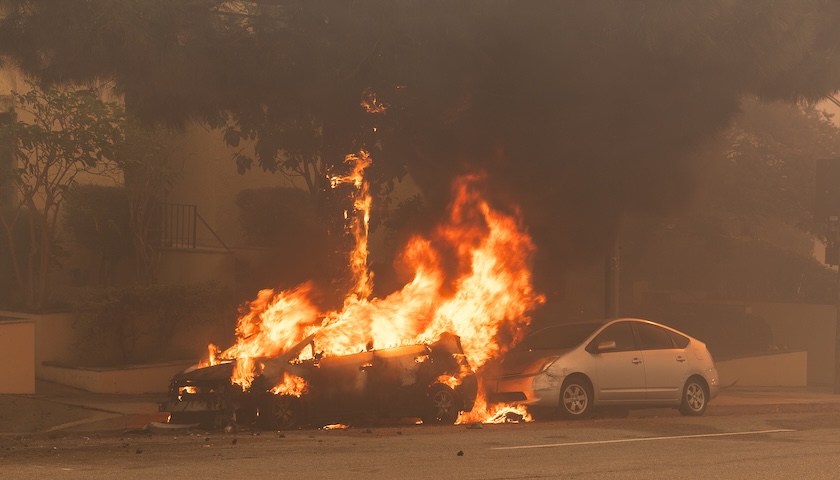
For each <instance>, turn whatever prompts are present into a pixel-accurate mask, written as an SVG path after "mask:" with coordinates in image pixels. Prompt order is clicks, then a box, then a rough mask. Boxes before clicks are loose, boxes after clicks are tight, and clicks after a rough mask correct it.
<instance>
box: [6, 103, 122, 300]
mask: <svg viewBox="0 0 840 480" xmlns="http://www.w3.org/2000/svg"><path fill="white" fill-rule="evenodd" d="M12 97H13V100H14V108H15V111H16V113H17V115H18V120H17V121H16V122H13V123H11V124H9V125H6V126H3V127H0V135H2V140H3V141H7V142H9V143H10V144H11V145H13V146H14V148H15V163H13V169H12V171H11V173H10V175H11V184H12V185H13V186H14V188H15V190H16V193H17V196H16V198H15V201H14V203H13V208H12V209H11V210H10V211H3V212H0V223H1V224H2V225H3V230H4V232H5V234H6V237H7V247H8V248H9V250H10V257H11V259H12V267H13V271H14V274H15V278H16V280H17V283H18V285H19V287H20V288H21V289H22V291H23V298H24V303H25V304H26V306H27V307H29V308H34V309H39V308H42V307H44V306H45V305H46V303H47V301H48V295H49V287H50V267H51V266H52V265H53V254H54V246H55V240H56V227H57V222H58V219H59V213H60V211H61V207H62V205H63V204H64V200H65V194H66V192H67V190H68V188H70V187H71V186H72V185H74V184H75V182H76V180H77V177H79V176H81V175H83V174H90V175H95V176H101V177H111V178H112V177H114V176H115V175H116V173H117V172H116V169H115V167H116V163H115V162H114V161H113V158H114V155H115V153H116V147H117V145H118V144H119V143H120V142H121V140H122V137H123V130H122V122H123V113H122V109H121V108H120V107H119V106H118V105H116V104H114V103H108V102H104V101H102V100H100V99H99V97H98V96H97V94H96V92H94V91H92V90H68V91H61V90H53V89H49V90H39V89H33V90H30V91H29V92H27V93H23V94H21V93H17V92H13V93H12ZM19 222H25V223H26V224H27V225H26V228H27V229H28V232H29V249H28V252H26V262H25V265H22V264H21V263H22V262H20V261H18V258H19V257H18V252H17V248H18V244H17V242H15V238H14V232H15V230H16V228H17V227H18V223H19ZM21 253H22V252H21Z"/></svg>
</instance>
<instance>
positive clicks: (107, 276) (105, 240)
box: [63, 185, 133, 287]
mask: <svg viewBox="0 0 840 480" xmlns="http://www.w3.org/2000/svg"><path fill="white" fill-rule="evenodd" d="M63 218H64V225H65V228H66V229H67V230H68V231H69V232H70V233H71V234H72V235H73V236H74V237H75V239H76V242H77V243H78V244H79V245H80V246H81V247H82V248H84V249H86V250H89V251H90V252H91V253H93V254H94V255H96V256H98V257H99V258H100V261H101V266H100V269H99V276H98V279H99V283H100V285H101V286H103V287H108V286H112V285H113V275H114V269H115V268H116V266H117V264H119V262H121V261H123V260H125V259H126V258H129V257H130V256H131V254H132V253H133V248H132V247H133V242H132V232H131V224H130V214H129V203H128V192H127V191H126V189H125V187H107V186H103V185H76V186H74V187H72V188H70V189H69V190H68V191H67V198H66V208H65V209H64V217H63Z"/></svg>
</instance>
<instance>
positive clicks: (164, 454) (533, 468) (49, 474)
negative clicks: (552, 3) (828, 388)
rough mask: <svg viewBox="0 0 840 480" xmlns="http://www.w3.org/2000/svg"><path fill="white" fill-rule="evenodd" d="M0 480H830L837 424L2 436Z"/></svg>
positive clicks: (609, 422)
mask: <svg viewBox="0 0 840 480" xmlns="http://www.w3.org/2000/svg"><path fill="white" fill-rule="evenodd" d="M164 476H165V477H164ZM0 477H2V478H6V479H33V478H38V479H51V478H61V479H106V478H107V479H113V478H120V479H121V480H129V479H149V478H155V477H158V478H171V479H178V478H205V479H208V478H229V479H236V478H312V479H333V478H334V479H354V478H359V479H362V478H363V479H371V478H388V479H393V478H412V479H414V478H436V479H440V478H456V479H531V478H552V479H554V478H557V479H587V478H598V479H603V478H609V479H618V480H621V479H656V478H669V479H673V478H733V479H774V478H786V479H787V478H808V479H821V478H826V479H828V478H840V416H838V415H836V414H832V413H798V414H770V415H740V416H734V415H733V416H707V417H702V418H685V417H681V416H679V415H673V414H664V415H662V416H658V415H653V414H651V415H649V416H641V417H636V416H634V417H631V418H626V419H611V418H607V419H596V420H585V421H574V422H571V421H560V420H552V421H542V422H535V423H529V424H506V425H483V426H481V428H471V427H470V426H463V425H457V426H446V427H424V426H415V425H402V426H396V427H395V426H390V427H378V428H350V429H345V430H299V431H293V432H283V433H278V432H238V433H223V432H210V433H207V432H200V431H193V432H184V431H181V432H166V433H152V434H146V433H130V434H121V435H110V434H109V435H102V436H93V437H86V436H83V435H82V434H74V435H60V436H55V435H54V436H52V437H51V436H46V435H43V436H33V437H15V438H11V437H10V438H0Z"/></svg>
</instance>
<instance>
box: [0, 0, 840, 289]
mask: <svg viewBox="0 0 840 480" xmlns="http://www.w3.org/2000/svg"><path fill="white" fill-rule="evenodd" d="M2 4H3V5H4V6H5V7H6V9H5V10H4V13H5V14H6V19H5V21H4V22H3V23H2V24H0V45H2V47H0V48H2V52H3V53H5V54H6V55H8V58H11V59H14V61H15V62H16V63H17V64H18V65H19V66H21V67H22V68H23V69H25V70H26V71H27V72H29V73H30V74H33V75H36V76H38V77H39V78H40V79H41V80H43V81H45V82H48V83H56V82H62V81H65V80H68V79H69V80H93V79H99V78H113V79H114V80H115V82H116V85H117V89H118V91H121V92H124V93H125V94H126V95H127V97H126V98H127V104H128V106H129V107H130V109H132V110H133V111H134V112H135V113H137V114H138V115H140V116H141V117H143V118H146V119H148V120H152V121H157V120H164V121H168V122H175V123H177V122H179V121H183V120H184V119H187V118H190V117H194V116H198V117H199V118H202V119H204V120H207V121H209V122H210V123H211V124H214V125H222V124H224V115H222V114H223V113H224V112H235V113H236V115H234V118H235V120H236V121H237V122H238V123H237V126H238V127H240V128H241V129H242V130H243V131H247V132H249V133H256V134H257V135H259V138H260V142H261V144H260V148H259V152H260V153H261V157H260V158H258V159H257V160H258V161H259V164H261V165H262V166H263V167H264V168H267V169H273V168H276V167H277V158H278V157H277V156H276V155H275V154H276V152H278V151H279V150H282V149H283V148H287V147H288V145H287V144H288V142H289V141H292V142H294V141H300V140H301V139H302V138H297V137H293V138H288V137H281V138H278V137H277V136H274V137H272V135H271V134H272V133H273V134H282V133H283V132H285V131H287V130H283V129H282V128H274V127H273V126H276V125H296V126H300V125H310V124H311V125H317V127H318V131H319V132H322V133H323V137H322V138H321V140H320V142H321V144H320V145H310V144H304V145H303V147H312V148H320V152H321V155H322V156H323V157H324V158H334V159H335V160H336V161H337V162H340V161H341V159H343V156H344V154H345V153H347V152H349V151H353V150H354V149H355V148H357V147H368V148H372V149H374V150H375V151H374V152H372V155H373V157H374V159H375V162H377V165H376V174H377V175H378V176H379V178H380V179H382V180H385V179H389V178H393V177H394V176H395V175H400V174H401V173H404V172H405V171H407V172H408V173H410V174H411V176H412V178H413V179H414V180H415V182H416V183H417V184H418V185H419V186H420V187H421V189H422V190H423V193H424V195H425V197H426V204H427V206H429V208H430V209H431V211H432V212H443V211H444V209H445V206H446V205H447V204H448V203H449V201H450V198H449V185H450V183H451V180H452V179H453V178H454V177H456V176H457V175H460V174H462V173H466V172H477V171H480V172H486V173H487V178H488V185H487V190H488V192H489V194H490V195H491V197H492V199H493V201H494V203H495V204H496V206H497V207H499V208H506V207H508V206H510V205H518V206H519V207H521V209H522V214H523V218H524V223H525V225H526V227H527V228H528V229H529V231H530V233H531V234H532V235H533V236H534V238H535V241H536V243H537V245H538V251H539V253H538V256H537V265H536V268H537V270H536V274H537V281H538V282H539V283H542V285H538V286H541V287H542V288H543V289H544V290H546V291H552V290H554V288H555V286H553V285H551V283H552V281H553V279H554V278H556V275H554V272H557V271H558V270H559V269H563V268H566V267H568V266H570V265H576V264H581V263H586V262H590V261H592V260H594V259H597V258H599V257H600V256H601V255H602V254H603V252H604V251H605V249H606V247H607V246H608V245H609V244H610V242H611V241H612V238H613V237H614V234H615V231H616V229H617V222H618V220H619V219H620V217H621V216H622V214H623V213H624V212H627V211H633V210H644V211H651V212H670V211H675V210H677V209H679V208H680V206H681V205H682V204H684V203H685V202H686V201H687V199H688V198H689V196H690V195H691V188H692V175H693V174H692V172H693V170H695V169H697V168H702V165H693V164H692V163H691V162H690V161H689V158H691V157H690V156H689V155H688V154H689V153H690V152H691V150H692V149H693V148H694V147H696V146H697V145H699V144H700V143H702V142H703V141H705V140H706V139H708V138H709V137H710V136H711V135H713V134H715V133H716V132H718V131H719V130H721V129H723V128H725V127H726V126H727V123H728V122H729V120H730V119H731V118H732V116H733V114H734V113H735V112H736V111H737V109H738V104H739V101H740V99H741V98H742V97H743V96H744V95H758V96H761V97H764V98H777V99H787V100H801V99H810V100H814V99H818V98H820V97H821V96H823V95H826V94H828V93H831V92H833V91H835V90H837V89H838V87H840V63H838V62H836V61H832V59H833V58H836V53H837V52H838V51H840V30H838V29H837V28H836V25H837V24H838V23H840V4H838V2H833V1H828V0H784V1H776V2H754V1H748V0H741V1H737V0H736V1H732V0H706V1H703V2H698V1H696V0H646V1H644V0H643V1H633V2H628V1H625V0H587V1H579V2H573V1H556V0H550V1H549V0H545V1H529V2H521V1H515V0H514V1H512V0H507V1H501V0H474V1H455V2H453V1H450V0H445V1H436V0H416V1H414V0H370V1H362V2H346V1H343V0H342V1H338V0H321V1H319V0H310V1H306V2H300V1H294V0H288V1H279V0H271V1H268V0H265V1H260V0H257V1H254V2H243V3H242V4H241V5H244V6H242V7H241V8H239V9H236V8H232V7H231V5H234V4H237V2H220V1H212V0H190V1H184V2H171V1H162V0H158V1H146V2H141V1H139V0H138V1H137V2H119V4H113V2H110V1H105V0H103V1H91V2H86V3H85V7H84V8H80V7H79V6H77V5H75V4H74V5H73V6H72V7H70V6H62V5H63V3H60V2H54V1H53V0H29V1H26V2H16V1H4V2H2ZM21 4H22V5H24V7H23V8H17V6H18V5H21ZM150 52H153V53H150ZM371 91H372V92H376V93H377V94H378V95H381V97H382V100H383V101H384V102H386V103H387V104H388V106H389V109H388V110H387V112H386V113H385V114H384V115H380V116H379V117H378V118H381V119H382V120H381V121H380V120H377V122H380V123H379V124H378V129H377V136H376V138H372V137H371V136H370V128H369V127H370V123H369V122H370V120H369V118H368V116H367V115H366V114H365V113H364V112H363V111H362V109H360V108H359V99H360V98H361V96H362V95H363V92H371ZM265 122H269V123H270V124H271V126H269V127H266V125H265ZM278 132H279V133H278ZM362 132H367V133H362ZM284 142H286V143H284ZM297 146H298V147H300V146H301V145H297ZM417 225H425V224H424V223H422V222H421V223H418V224H417Z"/></svg>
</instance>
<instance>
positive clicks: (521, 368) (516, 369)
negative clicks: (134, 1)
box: [487, 349, 572, 378]
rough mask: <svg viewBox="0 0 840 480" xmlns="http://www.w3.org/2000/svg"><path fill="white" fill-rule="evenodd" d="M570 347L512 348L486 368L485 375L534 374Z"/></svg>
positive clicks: (566, 351)
mask: <svg viewBox="0 0 840 480" xmlns="http://www.w3.org/2000/svg"><path fill="white" fill-rule="evenodd" d="M571 350H572V349H562V350H560V349H558V350H512V351H510V352H508V353H507V354H505V356H504V358H503V359H502V360H501V361H500V362H498V363H496V364H494V365H493V366H491V367H489V368H488V369H487V375H488V376H489V377H491V378H493V377H507V376H512V375H534V374H537V373H539V372H541V371H542V369H543V368H545V366H546V365H547V364H548V363H550V362H553V361H555V360H557V358H559V357H561V356H562V355H564V354H566V353H568V352H570V351H571Z"/></svg>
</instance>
